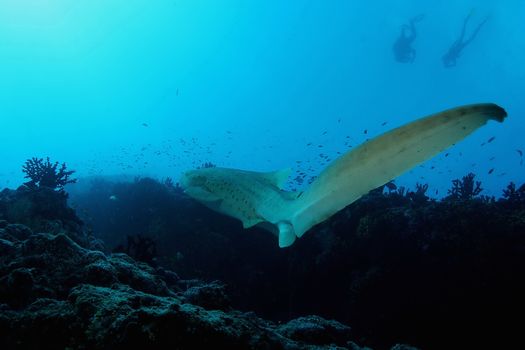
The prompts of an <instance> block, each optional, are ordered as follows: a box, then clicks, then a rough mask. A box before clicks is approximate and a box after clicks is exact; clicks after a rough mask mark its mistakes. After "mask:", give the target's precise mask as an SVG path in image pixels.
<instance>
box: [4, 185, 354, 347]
mask: <svg viewBox="0 0 525 350" xmlns="http://www.w3.org/2000/svg"><path fill="white" fill-rule="evenodd" d="M46 193H47V195H48V196H50V198H49V200H51V201H52V200H54V199H55V197H53V195H52V192H46ZM24 196H25V192H21V191H9V190H4V191H3V192H2V196H1V197H0V203H1V205H0V217H2V218H4V217H5V216H6V215H5V210H7V211H9V207H10V205H11V204H12V203H16V202H17V201H19V200H26V198H25V197H24ZM19 197H20V198H19ZM6 203H7V204H6ZM26 213H28V214H29V215H32V214H31V213H32V212H26ZM57 215H58V214H55V216H57ZM8 220H9V221H7V220H4V219H0V348H2V349H15V348H16V349H42V348H75V349H130V348H167V347H169V348H174V349H201V348H203V349H204V348H227V349H332V350H335V349H361V348H360V347H359V346H357V345H356V343H355V342H354V341H352V338H351V329H350V328H349V327H348V326H345V325H343V324H341V323H339V322H337V321H329V320H325V319H323V318H321V317H315V316H310V317H306V318H303V319H296V320H292V321H290V322H287V323H282V324H276V323H274V322H271V321H266V320H263V319H261V318H259V317H257V316H256V315H255V314H254V313H251V312H240V311H235V310H234V309H232V307H231V306H230V298H229V297H228V296H227V295H226V290H225V288H224V285H223V284H222V283H220V282H218V281H215V282H211V283H206V282H203V281H199V280H183V279H180V278H179V277H178V275H177V274H175V273H174V272H171V271H169V270H166V269H164V268H162V267H156V268H155V267H152V266H150V265H148V264H146V263H142V262H138V261H136V260H134V259H133V258H131V257H129V256H128V255H126V254H123V253H113V254H106V253H104V252H103V251H101V250H100V249H103V248H104V247H103V246H100V245H99V244H98V242H97V241H96V240H92V239H91V237H88V236H86V237H84V238H83V239H81V238H80V237H82V236H84V235H87V234H88V233H87V232H86V231H85V230H83V227H82V225H81V224H77V225H72V226H68V225H66V224H60V225H59V226H60V229H59V230H58V231H59V232H34V231H33V230H31V228H29V227H27V226H25V225H21V224H15V223H11V222H10V220H11V219H10V218H8ZM55 220H56V221H61V222H62V220H63V222H68V221H69V220H70V216H68V215H66V216H65V217H63V218H58V217H57V218H55ZM28 221H31V220H28ZM40 221H41V222H43V221H46V219H45V218H40ZM40 226H41V227H44V226H45V225H44V224H43V223H41V224H40ZM72 237H75V239H72ZM79 242H80V243H81V244H80V243H79Z"/></svg>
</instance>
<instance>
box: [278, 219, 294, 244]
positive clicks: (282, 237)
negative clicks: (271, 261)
mask: <svg viewBox="0 0 525 350" xmlns="http://www.w3.org/2000/svg"><path fill="white" fill-rule="evenodd" d="M277 228H278V229H279V247H280V248H285V247H289V246H291V245H292V244H293V242H295V237H296V236H295V231H294V229H293V226H292V224H290V223H289V222H284V221H281V222H279V223H278V224H277Z"/></svg>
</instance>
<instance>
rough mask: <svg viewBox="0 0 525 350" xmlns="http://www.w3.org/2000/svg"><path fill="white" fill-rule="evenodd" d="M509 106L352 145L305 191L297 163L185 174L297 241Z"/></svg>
mask: <svg viewBox="0 0 525 350" xmlns="http://www.w3.org/2000/svg"><path fill="white" fill-rule="evenodd" d="M506 117H507V113H506V111H505V110H504V109H503V108H501V107H500V106H498V105H496V104H493V103H478V104H472V105H464V106H460V107H456V108H452V109H448V110H445V111H442V112H440V113H436V114H433V115H429V116H426V117H423V118H420V119H417V120H415V121H412V122H410V123H408V124H405V125H402V126H400V127H398V128H395V129H392V130H390V131H387V132H385V133H384V134H382V135H379V136H377V137H375V138H372V139H370V140H367V141H366V142H364V143H362V144H361V145H359V146H358V147H356V148H354V149H352V150H350V151H347V152H346V153H344V154H342V155H341V156H340V157H339V158H337V159H335V160H334V161H333V162H331V163H330V164H328V165H327V167H326V168H325V169H324V170H322V171H321V173H320V174H319V176H318V177H317V178H316V179H315V180H314V181H313V182H312V183H311V184H310V186H309V187H308V188H306V189H305V190H304V191H287V190H284V189H283V188H284V185H285V184H286V181H287V179H288V177H289V175H290V172H291V169H282V170H278V171H273V172H256V171H248V170H241V169H230V168H220V167H210V168H201V169H194V170H189V171H187V172H185V173H184V174H183V175H182V177H181V179H180V185H181V187H182V188H183V190H184V192H185V193H186V194H187V195H189V196H190V197H192V198H194V199H196V200H197V201H199V202H201V203H202V204H204V205H206V206H208V207H209V208H211V209H213V210H215V211H218V212H220V213H223V214H226V215H229V216H231V217H234V218H236V219H239V220H240V221H241V222H242V224H243V227H244V228H249V227H252V226H255V225H258V226H260V227H262V228H264V229H266V230H267V231H270V232H272V233H274V234H276V235H277V237H278V242H279V247H281V248H283V247H289V246H291V245H292V244H293V243H294V242H295V240H296V239H297V238H300V237H302V236H303V235H304V234H305V233H306V232H307V231H308V230H310V229H311V228H312V227H314V226H315V225H317V224H319V223H321V222H323V221H325V220H326V219H328V218H329V217H331V216H332V215H334V214H335V213H337V212H338V211H340V210H341V209H343V208H344V207H346V206H348V205H349V204H351V203H353V202H355V201H356V200H358V199H359V198H360V197H362V196H363V195H365V194H367V193H368V192H369V191H371V190H373V189H375V188H377V187H379V186H382V185H384V184H386V183H388V182H389V181H391V180H393V179H394V178H396V177H398V176H399V175H401V174H403V173H405V172H406V171H408V170H410V169H412V168H413V167H415V166H417V165H418V164H420V163H422V162H424V161H426V160H428V159H430V158H432V157H434V156H436V155H437V154H439V153H440V152H442V151H444V150H445V149H447V148H449V147H451V146H453V145H455V144H456V143H457V142H459V141H461V140H463V139H464V138H465V137H467V136H468V135H470V134H471V133H473V132H474V131H475V130H477V129H478V128H480V127H481V126H483V125H485V124H486V123H487V122H488V121H489V120H495V121H497V122H503V120H504V119H505V118H506Z"/></svg>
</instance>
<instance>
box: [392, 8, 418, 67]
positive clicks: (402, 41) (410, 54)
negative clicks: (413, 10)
mask: <svg viewBox="0 0 525 350" xmlns="http://www.w3.org/2000/svg"><path fill="white" fill-rule="evenodd" d="M423 17H424V15H419V16H416V17H414V18H412V19H411V20H410V22H409V24H403V25H402V26H401V34H399V37H398V38H397V40H396V42H395V43H394V46H393V47H392V50H393V51H394V56H395V58H396V61H398V62H401V63H412V62H414V59H415V58H416V50H415V49H414V48H413V47H412V43H413V42H414V40H415V39H416V36H417V33H416V26H415V24H416V23H417V22H419V21H421V20H422V19H423Z"/></svg>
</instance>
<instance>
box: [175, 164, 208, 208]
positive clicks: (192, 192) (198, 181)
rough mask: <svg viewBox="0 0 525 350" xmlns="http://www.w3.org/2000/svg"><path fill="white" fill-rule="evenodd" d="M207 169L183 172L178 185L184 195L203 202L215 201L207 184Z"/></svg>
mask: <svg viewBox="0 0 525 350" xmlns="http://www.w3.org/2000/svg"><path fill="white" fill-rule="evenodd" d="M207 170H208V169H195V170H190V171H187V172H185V173H184V174H183V175H182V176H181V178H180V180H179V183H180V185H181V187H182V189H183V190H184V193H186V194H187V195H189V196H190V197H193V198H195V199H197V200H200V201H203V202H209V201H213V200H216V199H217V197H216V196H215V195H214V193H213V192H212V190H211V188H210V186H208V185H209V183H210V181H209V177H210V174H209V171H207Z"/></svg>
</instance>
